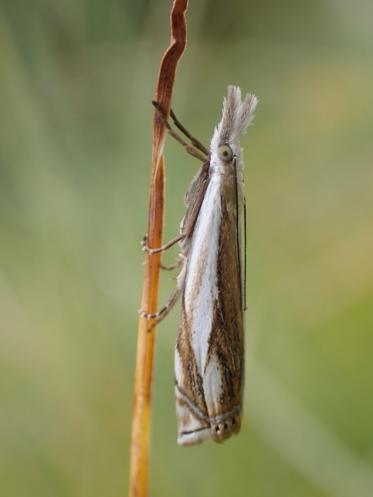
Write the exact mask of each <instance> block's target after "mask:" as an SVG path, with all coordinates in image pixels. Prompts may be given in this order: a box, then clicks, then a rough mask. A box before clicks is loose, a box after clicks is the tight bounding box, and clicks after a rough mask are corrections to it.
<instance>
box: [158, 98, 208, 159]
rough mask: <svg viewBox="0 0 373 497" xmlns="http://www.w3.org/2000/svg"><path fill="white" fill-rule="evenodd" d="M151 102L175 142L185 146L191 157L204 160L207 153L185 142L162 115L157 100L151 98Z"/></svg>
mask: <svg viewBox="0 0 373 497" xmlns="http://www.w3.org/2000/svg"><path fill="white" fill-rule="evenodd" d="M152 103H153V105H154V107H155V108H156V110H157V111H158V115H159V116H160V118H161V119H162V121H163V123H164V125H165V126H166V128H167V130H168V133H169V134H170V135H171V136H172V138H174V139H175V140H176V141H177V142H179V143H181V145H182V146H183V147H185V149H186V151H187V152H188V153H189V154H190V155H192V156H193V157H195V158H196V159H198V160H201V161H202V162H205V161H206V160H207V159H208V155H206V154H205V153H204V152H201V150H199V149H198V148H197V147H195V146H194V145H191V144H190V143H187V142H186V141H185V140H184V139H183V138H182V137H181V136H180V135H179V134H178V133H177V132H176V131H174V130H173V129H172V128H171V126H170V123H169V122H168V120H167V118H166V117H165V115H164V113H163V111H162V108H161V107H160V105H159V104H158V102H155V101H154V100H153V102H152Z"/></svg>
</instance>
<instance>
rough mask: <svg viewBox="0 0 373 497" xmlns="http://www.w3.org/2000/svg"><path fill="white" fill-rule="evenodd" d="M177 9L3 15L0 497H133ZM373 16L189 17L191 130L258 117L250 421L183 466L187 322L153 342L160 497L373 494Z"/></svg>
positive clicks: (182, 179) (337, 9)
mask: <svg viewBox="0 0 373 497" xmlns="http://www.w3.org/2000/svg"><path fill="white" fill-rule="evenodd" d="M169 10H170V1H158V2H156V1H153V2H150V1H145V0H133V1H130V0H107V1H106V2H103V1H98V0H91V1H90V2H88V1H84V0H74V1H73V0H64V1H63V2H58V1H55V0H39V1H35V2H32V1H31V2H30V1H26V0H1V3H0V191H1V194H0V225H1V229H0V254H1V255H0V257H1V258H0V305H1V311H0V312H1V318H0V325H1V333H0V361H1V377H0V437H1V438H0V494H1V496H4V497H70V496H71V497H103V496H105V497H121V496H126V495H127V485H128V463H129V461H128V451H129V441H130V422H131V415H132V386H133V372H134V358H135V347H136V332H137V308H138V307H139V302H140V294H141V286H142V275H143V268H142V261H143V254H142V252H141V250H140V244H139V242H140V239H141V237H142V236H143V234H144V233H145V231H146V217H147V213H146V210H147V201H148V186H149V167H150V146H151V116H152V109H151V105H150V101H151V99H152V97H153V94H154V88H155V81H156V76H157V71H158V66H159V61H160V57H161V54H162V52H163V50H164V48H165V47H166V45H167V44H168V40H169V22H168V16H169ZM372 18H373V3H372V2H370V1H368V0H359V1H356V2H352V0H319V1H313V2H306V1H305V0H301V1H295V0H284V1H283V2H277V1H276V0H267V1H266V2H252V1H246V2H245V1H243V0H242V1H233V2H224V1H222V0H215V1H213V0H199V1H198V2H197V1H191V2H190V6H189V12H188V25H189V43H188V48H187V51H186V53H185V56H184V58H183V59H182V61H181V64H180V66H179V71H178V77H177V81H176V86H175V93H174V101H173V106H174V109H175V110H176V112H177V115H178V116H179V118H180V119H181V120H182V121H183V122H184V123H185V124H186V126H187V127H188V128H189V129H190V130H192V131H193V133H194V134H195V135H196V136H198V137H200V139H201V140H202V141H204V142H205V143H208V142H209V139H210V136H211V134H212V131H213V127H214V125H215V124H216V122H217V121H218V120H219V118H220V112H221V105H222V97H223V95H224V94H225V92H226V87H227V85H228V84H232V83H233V84H238V85H240V86H241V87H242V89H243V91H250V92H254V93H256V94H257V96H258V98H259V106H258V110H257V116H256V120H255V125H254V126H252V127H251V128H250V130H249V133H248V134H247V135H246V136H245V137H244V138H243V140H242V145H243V146H244V148H245V152H246V153H245V156H246V189H247V202H248V219H249V221H248V237H249V247H248V266H249V272H248V301H249V311H248V312H247V371H246V373H247V374H246V397H245V411H246V412H245V422H244V425H243V428H242V432H241V434H240V435H239V436H238V437H234V438H233V439H231V440H229V441H228V442H226V443H225V444H224V445H222V446H219V445H215V444H213V443H206V444H205V445H203V446H199V447H194V448H183V447H178V446H177V445H176V422H175V412H174V410H175V407H174V404H175V400H174V391H173V348H174V342H175V336H176V332H177V326H178V324H177V323H178V311H174V312H173V313H172V315H171V316H170V318H169V319H168V320H167V321H166V322H164V323H162V325H161V326H160V327H159V330H158V337H157V351H156V366H155V382H154V409H153V415H152V449H151V454H152V465H151V482H150V484H151V495H152V496H154V497H155V496H171V495H177V496H180V497H184V496H185V497H186V496H188V497H193V496H201V497H212V496H214V497H218V496H227V495H233V496H237V497H241V496H242V497H244V496H245V497H246V496H250V497H279V496H286V497H291V496H294V497H295V496H296V497H326V496H331V497H368V496H372V495H373V369H372V348H373V335H372V331H373V329H372V328H373V326H372V321H373V319H372V318H373V299H372V297H373V264H372V258H373V232H372V212H373V202H372V195H373V169H372V158H373V141H372V133H373V111H372V108H373V92H372V88H373V64H372V61H373V30H372ZM166 165H167V214H166V226H165V238H166V239H169V238H171V237H172V236H174V235H175V233H176V232H177V229H178V223H179V220H180V218H181V217H182V215H183V212H184V206H183V195H184V192H185V190H186V188H187V185H188V183H189V181H190V180H191V178H192V177H193V175H194V173H195V171H196V170H197V167H198V163H197V161H195V160H194V159H193V158H191V157H189V156H187V155H186V154H185V153H184V151H183V150H182V149H180V147H179V146H178V145H177V144H175V143H173V142H172V141H171V140H169V141H168V143H167V149H166ZM175 254H176V252H175ZM165 261H167V262H172V261H173V254H169V255H167V256H166V257H165ZM173 284H174V282H173V280H172V278H171V276H170V275H169V274H166V275H163V276H162V290H161V296H160V300H161V301H162V302H163V301H164V300H166V298H167V296H168V294H169V292H170V291H171V289H172V287H173Z"/></svg>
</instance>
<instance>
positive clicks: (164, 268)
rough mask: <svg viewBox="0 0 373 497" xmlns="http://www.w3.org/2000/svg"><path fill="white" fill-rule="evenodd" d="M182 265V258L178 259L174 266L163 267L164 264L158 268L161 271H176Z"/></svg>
mask: <svg viewBox="0 0 373 497" xmlns="http://www.w3.org/2000/svg"><path fill="white" fill-rule="evenodd" d="M182 263H183V258H182V257H180V256H179V257H178V258H177V260H176V262H175V263H174V264H170V265H169V266H165V265H164V264H162V263H161V264H160V267H161V269H163V270H165V271H173V270H174V269H177V268H179V267H180V266H181V265H182Z"/></svg>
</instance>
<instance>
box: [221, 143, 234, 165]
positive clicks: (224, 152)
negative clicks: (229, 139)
mask: <svg viewBox="0 0 373 497" xmlns="http://www.w3.org/2000/svg"><path fill="white" fill-rule="evenodd" d="M218 156H219V159H221V160H222V161H224V162H230V161H231V160H232V159H233V152H232V149H231V147H230V146H229V145H221V146H220V147H219V148H218Z"/></svg>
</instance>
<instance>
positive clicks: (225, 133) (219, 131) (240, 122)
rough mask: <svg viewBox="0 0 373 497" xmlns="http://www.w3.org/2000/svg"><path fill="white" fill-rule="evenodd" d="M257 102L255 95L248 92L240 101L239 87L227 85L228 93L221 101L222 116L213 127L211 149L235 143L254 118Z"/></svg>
mask: <svg viewBox="0 0 373 497" xmlns="http://www.w3.org/2000/svg"><path fill="white" fill-rule="evenodd" d="M257 103H258V100H257V98H256V96H255V95H251V94H250V93H248V94H247V95H246V96H245V98H244V99H243V101H242V100H241V90H240V88H239V87H238V86H228V94H227V97H226V98H224V102H223V113H222V118H221V121H220V123H219V124H218V126H217V127H216V128H215V132H214V136H213V138H212V140H211V149H214V148H215V149H216V148H217V147H219V146H220V145H223V144H224V143H231V144H233V143H236V142H237V141H238V139H239V136H240V135H242V134H244V133H246V130H247V127H248V126H249V124H250V123H251V122H252V120H253V119H254V112H255V108H256V105H257Z"/></svg>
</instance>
